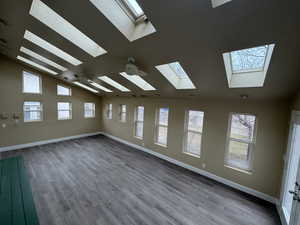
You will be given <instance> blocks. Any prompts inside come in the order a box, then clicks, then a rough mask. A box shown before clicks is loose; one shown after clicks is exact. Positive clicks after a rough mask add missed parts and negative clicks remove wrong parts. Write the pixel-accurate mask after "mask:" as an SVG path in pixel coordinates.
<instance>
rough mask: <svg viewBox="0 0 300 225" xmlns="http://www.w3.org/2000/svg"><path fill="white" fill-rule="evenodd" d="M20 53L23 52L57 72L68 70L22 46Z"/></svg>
mask: <svg viewBox="0 0 300 225" xmlns="http://www.w3.org/2000/svg"><path fill="white" fill-rule="evenodd" d="M20 51H21V52H23V53H25V54H26V55H29V56H31V57H32V58H35V59H37V60H39V61H41V62H43V63H46V64H47V65H49V66H52V67H54V68H56V69H58V70H61V71H63V72H64V71H67V70H68V69H67V68H66V67H63V66H61V65H59V64H57V63H56V62H53V61H52V60H50V59H47V58H46V57H44V56H42V55H40V54H37V53H35V52H34V51H31V50H30V49H28V48H25V47H23V46H21V48H20Z"/></svg>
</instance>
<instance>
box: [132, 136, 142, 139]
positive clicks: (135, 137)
mask: <svg viewBox="0 0 300 225" xmlns="http://www.w3.org/2000/svg"><path fill="white" fill-rule="evenodd" d="M134 137H135V138H136V139H139V140H143V138H142V137H137V136H134Z"/></svg>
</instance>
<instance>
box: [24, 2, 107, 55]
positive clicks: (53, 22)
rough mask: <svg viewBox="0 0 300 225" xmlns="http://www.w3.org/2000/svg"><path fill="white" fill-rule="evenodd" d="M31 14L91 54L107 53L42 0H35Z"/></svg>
mask: <svg viewBox="0 0 300 225" xmlns="http://www.w3.org/2000/svg"><path fill="white" fill-rule="evenodd" d="M29 14H30V15H32V16H33V17H35V18H36V19H38V20H39V21H40V22H42V23H44V24H45V25H46V26H48V27H50V28H51V29H52V30H54V31H56V32H57V33H59V34H60V35H61V36H63V37H64V38H66V39H68V40H69V41H71V42H72V43H73V44H75V45H77V46H78V47H79V48H81V49H82V50H84V51H85V52H87V53H88V54H90V55H91V56H93V57H97V56H99V55H103V54H105V53H106V51H105V50H104V49H103V48H101V47H100V46H99V45H98V44H97V43H96V42H94V41H93V40H92V39H90V38H89V37H88V36H86V35H85V34H83V33H82V32H81V31H80V30H78V29H77V28H76V27H74V26H73V25H72V24H71V23H69V22H68V21H67V20H65V19H64V18H63V17H61V16H60V15H58V14H57V13H56V12H55V11H54V10H52V9H51V8H49V7H48V6H47V5H46V4H44V3H43V2H42V1H40V0H33V2H32V5H31V9H30V12H29Z"/></svg>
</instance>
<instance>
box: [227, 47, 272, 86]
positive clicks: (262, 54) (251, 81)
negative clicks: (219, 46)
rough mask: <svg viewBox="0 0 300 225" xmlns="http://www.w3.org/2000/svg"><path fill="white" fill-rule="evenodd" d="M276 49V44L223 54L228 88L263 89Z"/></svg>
mask: <svg viewBox="0 0 300 225" xmlns="http://www.w3.org/2000/svg"><path fill="white" fill-rule="evenodd" d="M274 47H275V45H274V44H270V45H262V46H257V47H254V48H247V49H242V50H236V51H232V52H225V53H223V60H224V64H225V69H226V76H227V80H228V86H229V87H230V88H249V87H262V86H263V85H264V82H265V78H266V74H267V71H268V68H269V65H270V61H271V57H272V53H273V50H274Z"/></svg>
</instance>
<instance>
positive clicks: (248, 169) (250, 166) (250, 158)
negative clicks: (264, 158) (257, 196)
mask: <svg viewBox="0 0 300 225" xmlns="http://www.w3.org/2000/svg"><path fill="white" fill-rule="evenodd" d="M235 114H239V115H249V116H255V123H254V130H253V138H252V141H246V140H240V139H236V138H231V137H230V134H231V123H232V116H233V115H235ZM257 120H258V118H257V115H255V114H251V113H236V112H231V113H230V114H229V120H228V126H227V137H226V149H225V157H224V158H225V166H227V167H230V168H233V169H237V170H239V171H242V172H247V173H252V172H253V155H254V150H255V146H256V135H257V122H258V121H257ZM230 141H236V142H240V143H246V144H249V150H248V160H247V163H246V164H247V166H245V167H241V166H238V165H236V164H234V162H230V159H229V144H230Z"/></svg>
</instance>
